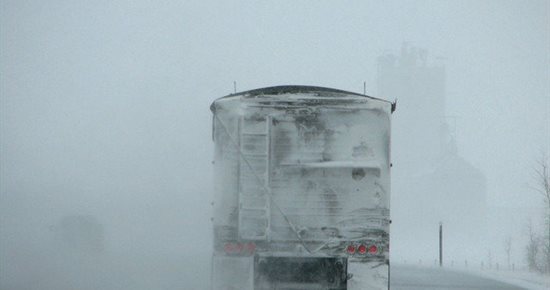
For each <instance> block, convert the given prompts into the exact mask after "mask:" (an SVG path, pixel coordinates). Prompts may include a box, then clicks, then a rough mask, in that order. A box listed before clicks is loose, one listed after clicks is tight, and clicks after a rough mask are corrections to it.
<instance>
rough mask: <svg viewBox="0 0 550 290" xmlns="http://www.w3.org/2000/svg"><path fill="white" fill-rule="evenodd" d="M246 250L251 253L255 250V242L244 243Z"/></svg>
mask: <svg viewBox="0 0 550 290" xmlns="http://www.w3.org/2000/svg"><path fill="white" fill-rule="evenodd" d="M246 250H247V251H248V252H249V253H251V254H253V253H254V252H255V251H256V244H254V243H248V244H246Z"/></svg>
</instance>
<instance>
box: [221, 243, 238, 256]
mask: <svg viewBox="0 0 550 290" xmlns="http://www.w3.org/2000/svg"><path fill="white" fill-rule="evenodd" d="M223 250H224V251H225V253H227V254H231V253H233V252H234V251H235V247H233V244H232V243H227V244H225V246H224V247H223Z"/></svg>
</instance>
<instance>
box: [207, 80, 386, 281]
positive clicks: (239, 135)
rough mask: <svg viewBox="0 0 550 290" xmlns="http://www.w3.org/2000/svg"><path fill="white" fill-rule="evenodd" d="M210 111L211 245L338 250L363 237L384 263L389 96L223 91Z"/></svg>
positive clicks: (319, 252) (263, 251) (312, 252)
mask: <svg viewBox="0 0 550 290" xmlns="http://www.w3.org/2000/svg"><path fill="white" fill-rule="evenodd" d="M212 111H213V113H214V132H213V137H214V141H215V150H216V152H215V170H216V172H215V176H216V182H215V185H216V191H215V195H216V196H215V205H214V229H215V231H214V234H215V245H216V243H218V244H220V243H223V242H224V241H230V240H233V241H235V240H239V241H254V242H256V243H257V245H258V249H257V251H258V254H259V255H289V254H292V255H304V256H341V255H344V254H345V248H346V246H348V245H349V244H350V243H351V244H353V243H364V244H372V245H377V247H378V248H379V249H380V253H379V255H378V256H377V259H378V261H380V262H382V263H387V258H388V257H387V250H388V247H389V245H388V241H389V235H388V233H389V202H390V196H389V192H390V179H389V170H390V159H389V158H390V156H389V155H390V154H389V142H390V141H389V140H390V114H391V112H390V111H391V104H390V103H388V102H385V101H381V100H377V99H373V98H369V97H366V96H362V95H355V94H348V93H344V92H340V91H333V92H332V91H329V92H327V91H315V90H312V91H304V92H288V93H256V94H252V93H251V94H236V95H231V96H228V97H225V98H222V99H219V100H217V101H216V102H214V103H213V105H212ZM350 260H358V261H361V260H363V261H365V259H363V258H360V257H359V258H350ZM378 264H380V263H378ZM386 266H387V265H386ZM386 270H387V267H386ZM386 276H387V275H386ZM386 281H387V277H386Z"/></svg>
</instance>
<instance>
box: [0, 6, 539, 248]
mask: <svg viewBox="0 0 550 290" xmlns="http://www.w3.org/2000/svg"><path fill="white" fill-rule="evenodd" d="M258 2H259V1H223V2H222V1H0V3H1V6H0V110H1V111H0V162H1V163H0V165H1V168H0V218H1V220H0V227H1V230H0V234H1V235H0V239H1V240H0V242H1V244H2V245H3V246H2V249H0V251H10V250H11V249H12V248H10V247H14V245H15V244H19V243H20V242H22V243H23V244H29V245H36V246H38V245H41V244H43V243H42V242H43V241H44V240H47V239H48V238H49V236H50V233H49V232H48V227H49V226H51V225H54V224H55V223H56V222H57V221H58V219H59V218H60V217H61V216H63V215H66V214H69V213H86V214H93V215H96V216H97V217H98V219H99V220H100V221H101V222H102V223H104V224H105V225H106V231H107V232H108V233H109V235H110V237H111V238H110V239H109V240H108V243H109V245H110V246H111V247H113V248H117V249H120V250H122V249H124V250H126V251H140V250H143V249H146V250H147V251H150V252H155V251H163V252H164V251H166V252H182V251H190V250H197V251H204V252H208V251H209V249H210V237H211V234H210V232H211V228H210V227H211V224H210V222H209V218H210V216H211V214H210V204H209V203H210V201H211V189H212V188H211V186H210V184H211V180H212V176H211V169H212V168H211V160H212V158H213V146H212V145H213V144H212V140H211V113H210V111H209V105H210V103H211V102H212V101H213V100H214V99H215V98H218V97H221V96H224V95H226V94H228V93H231V92H232V91H233V81H236V82H237V90H239V91H242V90H248V89H253V88H258V87H264V86H271V85H282V84H302V85H319V86H326V87H334V88H338V89H344V90H350V91H354V92H362V89H363V82H364V81H366V82H367V94H369V95H372V96H377V97H382V98H386V99H389V100H393V99H394V97H393V96H379V95H377V88H376V86H375V79H376V57H378V56H379V55H381V54H383V53H385V52H394V53H397V52H398V51H399V48H400V47H401V44H402V43H403V42H410V43H412V44H414V45H416V46H419V47H423V48H426V49H428V51H429V53H430V55H431V56H433V57H434V58H436V57H438V58H440V59H439V61H441V62H442V63H443V64H444V65H445V67H446V71H447V112H444V114H446V115H449V116H456V124H455V125H456V136H457V142H458V151H459V153H460V154H461V155H462V156H464V157H465V158H466V159H467V160H469V162H471V163H472V164H473V165H474V166H476V167H477V168H480V169H481V170H482V171H483V172H484V173H485V175H486V177H487V182H488V183H487V186H488V188H487V189H488V203H489V204H492V205H498V206H509V207H511V206H527V207H537V206H539V205H540V198H539V196H537V194H536V193H535V192H534V191H533V190H530V189H529V185H530V184H532V183H533V181H532V172H531V168H532V166H533V163H534V162H535V161H536V160H537V158H538V157H539V156H540V152H541V151H546V152H548V151H549V149H550V133H549V132H550V125H549V124H550V81H549V80H550V72H549V67H550V53H549V51H550V33H549V27H550V23H549V18H550V15H549V14H550V2H548V1H544V0H541V1H504V0H494V1H383V2H382V1H276V2H267V1H265V2H261V3H258ZM399 110H400V107H399V101H398V108H397V112H396V114H398V113H399ZM393 146H394V147H393V149H394V150H395V148H396V146H397V145H395V144H394V145H393ZM393 162H394V163H398V162H399V161H398V160H394V161H393Z"/></svg>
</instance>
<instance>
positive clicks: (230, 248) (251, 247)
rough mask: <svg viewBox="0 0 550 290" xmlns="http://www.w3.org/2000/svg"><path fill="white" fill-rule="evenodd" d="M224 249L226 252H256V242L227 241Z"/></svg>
mask: <svg viewBox="0 0 550 290" xmlns="http://www.w3.org/2000/svg"><path fill="white" fill-rule="evenodd" d="M223 250H224V251H225V253H226V254H239V253H243V254H254V252H256V244H254V243H246V244H240V243H227V244H225V245H224V247H223Z"/></svg>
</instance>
